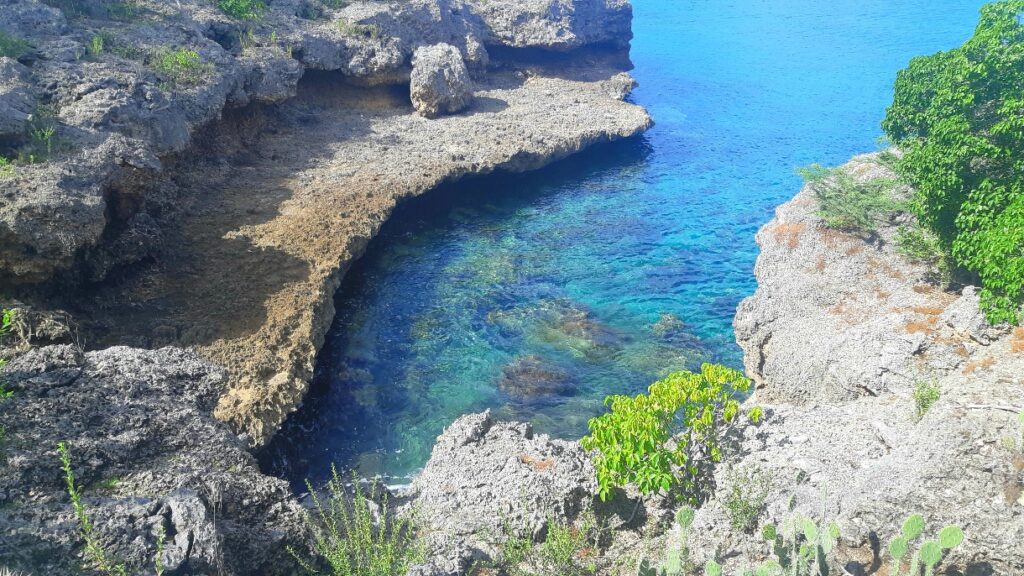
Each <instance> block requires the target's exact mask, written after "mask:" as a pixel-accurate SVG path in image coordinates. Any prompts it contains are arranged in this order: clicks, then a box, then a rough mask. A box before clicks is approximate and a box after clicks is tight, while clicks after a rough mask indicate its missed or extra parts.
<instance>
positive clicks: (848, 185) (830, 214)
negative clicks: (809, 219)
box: [798, 164, 903, 233]
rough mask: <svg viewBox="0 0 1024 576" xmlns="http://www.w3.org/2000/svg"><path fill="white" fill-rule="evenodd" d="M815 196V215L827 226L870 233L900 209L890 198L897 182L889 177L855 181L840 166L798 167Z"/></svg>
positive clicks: (900, 205) (814, 165)
mask: <svg viewBox="0 0 1024 576" xmlns="http://www.w3.org/2000/svg"><path fill="white" fill-rule="evenodd" d="M798 173H799V174H800V175H801V176H802V177H803V179H804V182H806V183H807V184H809V185H811V187H812V188H813V189H814V194H815V196H816V197H817V199H818V216H819V217H820V218H821V219H822V220H824V221H825V225H826V226H828V227H830V228H837V229H840V230H847V231H852V232H867V233H872V232H875V231H876V230H877V229H878V225H879V223H881V222H882V221H883V220H884V219H886V218H889V217H891V216H892V215H893V214H894V213H896V212H898V211H900V210H901V209H903V204H902V203H901V202H899V201H897V200H895V199H894V198H893V195H892V193H893V189H895V188H896V186H897V185H898V183H897V182H896V181H895V180H893V179H891V178H876V179H874V180H869V181H867V182H861V181H858V180H857V179H856V178H854V176H853V175H852V174H850V173H849V172H847V171H846V170H844V169H843V168H841V167H839V168H826V167H824V166H822V165H821V164H811V165H810V166H807V167H805V168H801V169H800V170H798Z"/></svg>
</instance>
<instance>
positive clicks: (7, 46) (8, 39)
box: [0, 30, 32, 60]
mask: <svg viewBox="0 0 1024 576" xmlns="http://www.w3.org/2000/svg"><path fill="white" fill-rule="evenodd" d="M31 52H32V46H30V45H29V43H28V42H26V41H24V40H22V39H21V38H18V37H16V36H11V35H10V34H8V33H6V32H4V31H2V30H0V56H7V57H8V58H14V59H15V60H17V59H19V58H22V57H24V56H27V55H29V54H30V53H31Z"/></svg>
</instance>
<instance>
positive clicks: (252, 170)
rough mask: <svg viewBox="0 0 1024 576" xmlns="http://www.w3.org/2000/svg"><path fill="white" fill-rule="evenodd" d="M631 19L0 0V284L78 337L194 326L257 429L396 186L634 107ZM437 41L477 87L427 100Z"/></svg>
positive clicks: (538, 0)
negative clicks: (11, 161) (49, 311)
mask: <svg viewBox="0 0 1024 576" xmlns="http://www.w3.org/2000/svg"><path fill="white" fill-rule="evenodd" d="M630 20H631V7H630V5H629V3H628V2H626V1H625V0H532V1H530V2H519V1H511V0H488V1H487V2H463V1H461V0H411V1H407V2H362V1H360V2H333V1H332V2H320V1H318V0H274V1H272V2H267V3H266V10H265V11H264V12H262V13H260V14H259V17H258V18H257V17H252V18H237V17H232V16H229V15H228V14H225V13H224V12H222V11H221V10H218V8H217V3H216V2H212V1H205V0H182V1H179V2H174V3H167V2H159V1H148V0H132V1H128V2H101V1H99V0H95V1H85V2H49V3H44V2H40V1H38V0H0V32H3V33H5V34H7V35H8V36H10V37H14V38H16V39H18V40H19V41H20V40H21V39H23V40H24V41H25V42H26V43H27V44H26V46H28V48H26V49H25V50H24V51H23V53H22V54H21V55H20V56H19V57H18V59H17V60H14V59H13V58H4V59H3V66H4V67H5V69H9V70H10V74H6V73H5V75H4V80H3V84H2V85H0V102H2V104H0V127H2V130H4V132H3V133H0V152H2V153H4V154H6V155H8V156H15V155H17V156H18V157H19V158H20V160H19V161H18V162H16V163H15V165H14V167H13V169H12V170H10V171H8V172H5V173H4V175H3V176H2V177H0V288H2V289H3V291H4V293H5V295H7V296H11V295H14V296H18V297H19V298H21V299H22V300H25V301H28V302H30V303H32V304H34V305H36V306H37V307H38V308H41V309H46V308H54V307H62V308H65V309H67V310H68V311H70V312H71V314H72V317H73V319H74V321H75V322H76V323H77V324H79V325H80V327H81V332H82V334H83V338H82V339H83V340H84V341H85V342H86V343H87V344H88V345H89V346H90V347H103V346H109V345H117V344H129V345H133V346H139V347H146V348H158V347H161V346H167V345H176V346H181V347H194V348H195V349H197V350H199V352H200V354H201V355H202V356H204V357H205V358H207V359H210V360H213V361H215V362H217V363H218V364H221V365H224V366H225V367H226V368H227V370H228V373H229V384H228V386H227V388H226V389H225V392H224V395H223V398H222V400H221V402H220V403H219V406H218V409H217V414H218V416H219V417H220V418H221V419H223V420H226V421H228V422H230V423H231V424H232V425H233V427H234V429H235V430H237V431H238V432H240V433H243V434H245V436H246V438H247V439H248V441H249V442H250V444H252V445H259V444H262V443H263V442H264V441H266V440H267V439H268V438H269V437H270V436H271V435H272V434H273V433H274V432H275V431H276V429H277V427H278V425H279V424H280V423H281V422H282V421H283V419H284V418H285V417H286V416H287V415H288V414H289V413H290V412H291V411H292V410H294V408H295V407H296V406H297V405H298V403H299V402H301V400H302V397H303V395H304V393H305V389H306V383H307V381H308V379H309V377H310V375H311V370H312V365H313V361H314V358H315V356H316V353H317V351H318V349H319V347H320V345H321V343H322V340H323V337H324V333H325V332H326V329H327V327H328V326H329V324H330V321H331V318H332V316H333V308H332V295H333V293H334V291H335V289H336V287H337V286H338V283H339V281H340V278H341V276H342V275H343V274H344V272H345V270H346V269H347V267H348V265H349V263H350V262H351V261H352V260H353V259H354V258H356V257H358V256H359V255H360V254H361V252H362V250H363V249H364V247H365V245H366V243H367V242H368V240H369V239H370V238H371V237H372V236H373V235H374V234H375V233H376V231H377V230H378V228H379V226H380V224H381V223H382V222H383V221H384V220H385V219H386V218H387V217H388V215H389V213H390V211H391V209H392V207H393V206H394V205H395V203H396V202H398V201H400V200H401V199H402V198H405V197H408V196H412V195H416V194H420V193H423V192H425V191H427V190H430V189H431V188H434V187H436V186H437V185H438V184H440V183H443V182H445V181H449V180H452V179H456V178H459V177H462V176H464V175H468V174H482V173H489V172H492V171H495V170H509V171H519V170H529V169H534V168H537V167H539V166H542V165H544V164H546V163H549V162H551V161H554V160H556V159H559V158H562V157H564V156H566V155H568V154H571V153H573V152H576V151H579V150H581V149H583V148H584V147H586V146H589V145H591V144H594V143H597V142H602V141H607V140H611V139H616V138H623V137H628V136H631V135H634V134H637V133H639V132H641V131H643V130H644V129H646V128H647V127H648V126H649V125H650V119H649V117H648V116H647V114H646V113H645V112H644V111H643V110H642V109H641V108H639V107H636V106H633V105H631V104H628V103H625V102H623V101H622V98H623V97H624V95H625V94H627V93H628V91H629V89H630V88H631V87H632V79H630V78H629V77H628V76H626V75H624V74H621V72H622V70H623V68H625V67H628V60H624V59H623V50H624V49H625V48H626V47H627V46H628V41H629V39H630V38H631V33H630ZM441 43H443V44H447V45H450V46H451V47H453V48H452V50H453V51H454V52H455V54H456V57H458V56H461V59H462V60H463V63H464V64H463V63H459V62H456V63H454V64H453V66H455V68H459V69H461V68H462V67H463V65H464V67H465V69H466V70H467V71H468V73H469V74H471V75H472V76H473V82H474V84H475V86H472V87H470V88H469V89H470V90H472V92H473V93H474V94H475V97H474V98H473V99H472V100H471V103H469V102H467V101H466V100H467V94H468V92H467V89H466V87H465V86H460V88H459V90H457V91H454V92H453V93H458V94H459V102H458V104H459V106H457V107H454V108H452V107H448V108H446V109H449V110H453V109H463V108H465V107H466V106H467V105H468V106H469V107H468V108H465V110H464V111H462V112H461V113H460V114H458V115H455V116H446V117H443V118H439V119H436V120H427V119H425V118H421V117H419V116H417V115H415V114H414V109H413V107H412V105H411V103H410V98H409V80H410V76H412V75H413V74H412V71H413V54H414V53H415V52H416V50H417V49H418V48H421V47H425V46H432V45H436V44H441ZM538 54H541V56H540V57H538ZM556 55H562V56H561V57H560V59H559V57H556ZM434 60H436V59H434ZM422 61H423V62H432V61H433V60H431V59H426V58H424V59H422ZM418 77H426V78H431V77H434V78H441V79H442V82H441V84H442V87H445V86H444V81H443V80H444V79H445V78H448V76H446V75H444V74H442V75H441V76H436V75H435V76H430V74H427V73H424V74H420V75H419V76H418ZM458 78H460V80H459V81H460V82H465V81H468V80H469V78H467V77H466V75H465V74H463V75H461V76H458ZM428 85H429V83H428ZM429 100H430V96H429V95H427V96H423V95H422V94H420V95H418V98H417V102H424V101H429ZM438 109H441V107H440V106H439V107H438ZM51 129H52V132H46V130H51ZM41 131H42V132H41Z"/></svg>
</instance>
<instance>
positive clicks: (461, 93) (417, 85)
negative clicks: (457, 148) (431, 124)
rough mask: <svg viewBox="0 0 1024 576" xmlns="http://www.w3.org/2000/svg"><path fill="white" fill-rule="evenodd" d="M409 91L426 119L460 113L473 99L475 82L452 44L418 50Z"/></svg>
mask: <svg viewBox="0 0 1024 576" xmlns="http://www.w3.org/2000/svg"><path fill="white" fill-rule="evenodd" d="M409 90H410V96H411V98H412V105H413V106H414V107H415V108H416V111H417V112H419V113H420V114H422V115H423V116H426V117H427V118H437V117H438V116H441V115H443V114H455V113H457V112H461V111H462V110H464V109H465V108H466V107H467V106H469V103H470V101H472V100H473V81H472V80H470V79H469V71H468V70H467V69H466V63H465V62H463V61H462V55H461V54H460V53H459V51H458V50H457V49H456V48H455V47H454V46H452V45H450V44H437V45H435V46H424V47H422V48H419V49H418V50H416V54H415V55H413V57H412V76H411V80H410V85H409Z"/></svg>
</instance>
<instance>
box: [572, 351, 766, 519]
mask: <svg viewBox="0 0 1024 576" xmlns="http://www.w3.org/2000/svg"><path fill="white" fill-rule="evenodd" d="M751 386H752V383H751V382H750V380H748V379H747V378H745V377H744V376H743V374H742V373H741V372H739V371H737V370H733V369H731V368H726V367H724V366H719V365H716V364H704V365H703V366H701V369H700V372H699V373H693V372H685V371H683V372H675V373H672V374H669V375H668V376H667V377H665V378H664V379H662V380H659V381H657V382H655V383H654V384H651V386H650V388H649V389H648V394H638V395H636V396H622V395H616V396H609V397H608V398H606V399H605V404H607V405H608V406H609V407H610V408H611V411H610V412H608V413H606V414H603V415H601V416H598V417H596V418H592V419H591V420H590V422H589V424H588V425H589V427H590V434H589V435H588V436H586V437H584V438H583V440H582V441H581V442H582V445H583V447H584V448H586V449H587V450H597V451H598V454H597V455H596V457H595V460H594V465H595V468H596V469H597V481H598V494H599V495H600V497H601V499H602V500H607V499H608V496H610V495H611V493H612V490H613V489H614V488H616V487H621V486H624V485H626V484H629V483H633V484H635V485H636V487H637V488H638V489H639V490H640V491H641V492H642V493H644V494H648V493H651V492H657V491H659V490H663V491H666V492H668V491H670V490H673V489H681V490H682V492H683V494H684V495H686V496H687V497H688V498H690V499H693V498H694V497H695V495H696V494H697V493H698V488H699V487H698V485H697V478H698V472H699V468H698V463H699V462H701V461H704V462H707V461H710V462H718V461H719V460H720V459H721V449H720V446H719V440H720V438H721V436H722V434H723V432H724V431H725V430H726V429H727V428H728V427H729V426H731V425H732V424H734V423H735V422H737V420H738V418H739V417H740V400H739V398H740V396H741V395H742V394H743V393H746V392H747V391H749V390H750V388H751ZM747 416H748V418H749V419H750V420H752V421H754V422H758V421H759V420H760V419H761V410H760V409H759V408H753V409H751V410H750V411H749V412H748V414H747ZM677 470H678V472H677Z"/></svg>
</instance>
